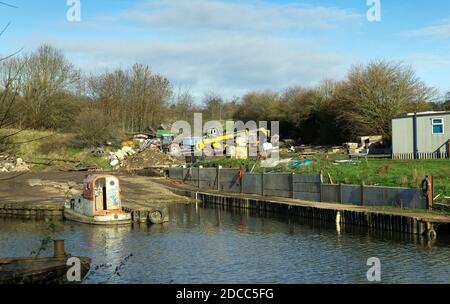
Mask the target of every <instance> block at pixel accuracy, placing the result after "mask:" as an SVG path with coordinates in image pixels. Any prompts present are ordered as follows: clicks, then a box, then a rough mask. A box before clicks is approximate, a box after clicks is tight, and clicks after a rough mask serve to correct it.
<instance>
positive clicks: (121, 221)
mask: <svg viewBox="0 0 450 304" xmlns="http://www.w3.org/2000/svg"><path fill="white" fill-rule="evenodd" d="M64 218H65V219H67V220H70V221H75V222H79V223H83V224H90V225H129V224H131V223H132V220H131V214H129V213H120V214H111V215H97V216H86V215H83V214H80V213H78V212H75V211H74V210H73V209H69V208H66V209H64Z"/></svg>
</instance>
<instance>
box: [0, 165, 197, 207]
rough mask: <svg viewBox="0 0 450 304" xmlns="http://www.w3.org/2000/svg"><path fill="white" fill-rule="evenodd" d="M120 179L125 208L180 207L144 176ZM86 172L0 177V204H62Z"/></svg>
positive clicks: (177, 198) (78, 188)
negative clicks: (171, 205)
mask: <svg viewBox="0 0 450 304" xmlns="http://www.w3.org/2000/svg"><path fill="white" fill-rule="evenodd" d="M115 175H116V176H118V177H119V179H120V185H121V189H122V201H123V205H124V206H128V207H131V206H137V205H139V206H143V207H148V206H151V207H161V206H165V205H167V204H170V203H182V202H186V201H188V199H187V198H185V197H182V196H178V195H175V194H173V193H172V192H170V191H169V190H167V188H165V187H164V186H162V185H160V184H158V183H155V182H153V181H152V179H154V178H149V177H145V176H137V175H136V176H129V175H124V174H119V175H117V174H115ZM85 176H86V172H29V173H26V174H23V175H18V174H17V173H15V174H14V173H2V174H0V202H1V203H17V204H34V203H36V204H37V203H42V202H45V203H47V204H48V203H55V204H64V201H65V200H66V198H67V197H68V196H73V195H74V194H77V193H80V192H81V191H82V189H83V180H84V178H85Z"/></svg>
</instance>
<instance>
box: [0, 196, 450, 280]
mask: <svg viewBox="0 0 450 304" xmlns="http://www.w3.org/2000/svg"><path fill="white" fill-rule="evenodd" d="M170 217H171V219H170V222H169V223H166V224H164V225H155V226H147V225H134V226H126V227H93V226H89V225H83V224H78V223H73V222H63V221H55V222H53V223H49V222H47V223H46V222H44V221H25V220H17V219H1V218H0V256H1V257H18V256H28V255H30V253H31V252H33V251H34V252H35V251H37V250H39V248H40V246H41V244H42V243H41V240H43V239H45V238H48V237H51V238H54V239H64V240H65V241H66V251H67V252H69V253H71V254H72V255H81V256H88V257H91V258H92V259H93V267H92V271H91V273H90V274H89V275H88V277H87V280H86V282H87V283H368V281H367V278H366V273H367V271H368V269H369V268H370V267H369V266H367V265H366V263H367V260H368V259H369V258H371V257H376V258H378V259H380V261H381V279H382V282H383V283H450V239H449V238H448V237H442V236H441V237H439V238H438V239H437V240H435V241H433V242H430V241H427V240H426V239H425V238H421V237H416V236H410V235H404V234H392V233H386V232H374V231H369V230H367V229H363V228H356V227H339V226H336V225H335V224H327V223H323V222H318V221H317V222H314V221H306V220H303V219H298V218H297V219H292V218H287V217H283V216H280V215H267V214H256V213H252V212H249V211H242V210H223V209H217V208H211V207H203V206H202V205H201V204H198V205H184V204H179V205H174V206H171V208H170ZM52 250H53V248H52V244H50V245H49V248H47V249H46V250H44V251H43V252H42V255H43V256H45V255H51V254H52ZM117 267H118V271H116V269H117Z"/></svg>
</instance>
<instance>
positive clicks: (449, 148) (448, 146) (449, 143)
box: [447, 140, 450, 158]
mask: <svg viewBox="0 0 450 304" xmlns="http://www.w3.org/2000/svg"><path fill="white" fill-rule="evenodd" d="M447 157H448V158H450V140H449V141H448V142H447Z"/></svg>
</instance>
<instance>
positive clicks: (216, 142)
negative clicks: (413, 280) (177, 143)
mask: <svg viewBox="0 0 450 304" xmlns="http://www.w3.org/2000/svg"><path fill="white" fill-rule="evenodd" d="M207 133H208V135H209V136H207V137H206V138H203V140H201V141H199V142H197V143H196V145H195V150H196V151H202V152H203V151H205V150H207V149H209V150H210V151H211V150H212V151H217V152H220V153H224V154H226V150H227V148H228V144H229V143H230V141H231V142H232V143H233V147H234V148H236V147H239V146H241V147H242V146H243V147H246V146H247V144H250V145H256V146H258V145H260V144H261V145H262V144H264V143H261V142H260V138H265V139H266V140H267V142H269V140H270V137H271V134H270V130H267V129H265V128H259V129H255V130H249V129H245V130H244V131H237V132H233V133H228V132H227V133H225V134H222V135H217V132H207Z"/></svg>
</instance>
